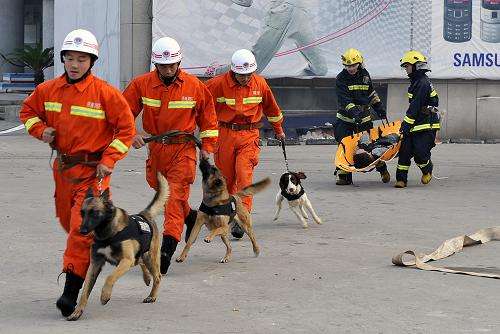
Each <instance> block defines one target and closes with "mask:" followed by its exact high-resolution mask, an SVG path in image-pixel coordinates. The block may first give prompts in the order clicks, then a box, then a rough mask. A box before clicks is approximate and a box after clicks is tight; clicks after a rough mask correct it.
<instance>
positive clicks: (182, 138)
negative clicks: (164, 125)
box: [153, 135, 193, 145]
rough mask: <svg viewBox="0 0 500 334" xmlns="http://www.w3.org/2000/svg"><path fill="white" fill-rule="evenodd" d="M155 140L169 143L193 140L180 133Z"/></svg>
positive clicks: (165, 143) (182, 142)
mask: <svg viewBox="0 0 500 334" xmlns="http://www.w3.org/2000/svg"><path fill="white" fill-rule="evenodd" d="M153 141H154V142H156V143H160V144H164V145H168V144H184V143H187V142H190V141H193V140H192V139H191V138H190V137H187V136H182V135H179V136H176V137H163V138H157V139H155V140H153Z"/></svg>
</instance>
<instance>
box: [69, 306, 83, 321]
mask: <svg viewBox="0 0 500 334" xmlns="http://www.w3.org/2000/svg"><path fill="white" fill-rule="evenodd" d="M82 314H83V309H82V308H79V307H77V308H76V309H75V310H74V311H73V313H71V314H70V316H69V317H67V318H66V320H68V321H76V320H78V319H80V317H81V316H82Z"/></svg>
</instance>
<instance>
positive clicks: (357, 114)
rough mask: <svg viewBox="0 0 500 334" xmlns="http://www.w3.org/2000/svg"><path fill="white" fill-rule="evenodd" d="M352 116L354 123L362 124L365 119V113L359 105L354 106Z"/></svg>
mask: <svg viewBox="0 0 500 334" xmlns="http://www.w3.org/2000/svg"><path fill="white" fill-rule="evenodd" d="M351 113H352V118H354V123H356V124H361V121H362V120H363V113H362V111H361V108H360V107H359V106H354V107H352V108H351Z"/></svg>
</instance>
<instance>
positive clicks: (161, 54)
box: [151, 37, 182, 64]
mask: <svg viewBox="0 0 500 334" xmlns="http://www.w3.org/2000/svg"><path fill="white" fill-rule="evenodd" d="M181 59H182V52H181V47H180V46H179V43H177V41H176V40H175V39H173V38H170V37H162V38H160V39H159V40H157V41H156V42H155V44H154V45H153V50H152V52H151V62H152V63H153V64H175V63H178V62H180V61H181Z"/></svg>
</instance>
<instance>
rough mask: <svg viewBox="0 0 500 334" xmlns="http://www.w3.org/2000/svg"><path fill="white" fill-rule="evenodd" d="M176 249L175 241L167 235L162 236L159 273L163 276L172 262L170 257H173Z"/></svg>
mask: <svg viewBox="0 0 500 334" xmlns="http://www.w3.org/2000/svg"><path fill="white" fill-rule="evenodd" d="M176 248H177V240H175V239H174V238H173V237H171V236H169V235H164V236H163V242H162V244H161V250H160V251H161V258H160V272H161V274H162V275H165V274H166V273H167V271H168V267H170V261H171V260H172V255H174V252H175V249H176Z"/></svg>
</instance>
